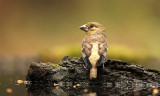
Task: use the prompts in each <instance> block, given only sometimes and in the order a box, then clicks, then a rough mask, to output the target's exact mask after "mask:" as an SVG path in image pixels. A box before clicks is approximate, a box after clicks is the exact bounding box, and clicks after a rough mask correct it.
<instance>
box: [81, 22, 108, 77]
mask: <svg viewBox="0 0 160 96" xmlns="http://www.w3.org/2000/svg"><path fill="white" fill-rule="evenodd" d="M80 29H81V30H83V31H85V32H86V33H87V35H86V36H85V37H84V39H83V41H82V57H83V60H84V63H85V65H84V66H85V67H86V68H87V67H88V68H89V69H90V79H92V78H97V67H98V66H100V65H103V68H104V60H105V58H106V56H107V50H108V45H107V40H106V34H105V28H104V27H103V26H102V25H101V24H99V23H97V22H89V23H87V24H84V25H82V26H81V27H80Z"/></svg>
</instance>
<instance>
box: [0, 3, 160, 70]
mask: <svg viewBox="0 0 160 96" xmlns="http://www.w3.org/2000/svg"><path fill="white" fill-rule="evenodd" d="M89 21H97V22H99V23H101V24H103V25H104V26H105V27H106V30H107V32H106V33H107V39H108V46H109V50H108V56H107V58H109V59H116V60H121V61H127V62H129V63H133V64H141V65H143V66H145V67H147V68H152V69H160V65H159V63H160V45H159V41H160V37H159V36H160V0H0V57H1V59H0V65H1V67H0V68H1V69H5V68H8V67H5V66H8V65H9V64H10V63H11V64H10V66H11V65H12V67H14V66H15V65H17V64H19V65H18V66H22V68H21V69H20V68H19V70H22V71H23V70H27V68H28V66H29V64H30V62H32V61H34V60H35V59H32V58H36V60H40V61H42V62H54V63H58V62H60V60H61V59H62V57H63V56H65V55H69V56H70V57H75V56H76V57H81V43H82V39H83V37H84V36H85V32H83V31H81V30H79V29H78V28H79V26H81V25H82V24H85V23H87V22H89ZM15 62H16V63H15ZM17 62H18V63H17ZM19 62H20V63H19ZM24 62H25V63H26V64H28V65H27V66H26V67H23V65H22V63H24ZM11 69H12V68H10V70H11ZM7 71H8V70H7ZM16 71H17V70H16ZM18 72H19V71H18Z"/></svg>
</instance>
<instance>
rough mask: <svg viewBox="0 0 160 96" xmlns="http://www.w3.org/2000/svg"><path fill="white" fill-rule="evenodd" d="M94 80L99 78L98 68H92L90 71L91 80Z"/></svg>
mask: <svg viewBox="0 0 160 96" xmlns="http://www.w3.org/2000/svg"><path fill="white" fill-rule="evenodd" d="M92 78H97V68H96V67H92V68H91V69H90V79H92Z"/></svg>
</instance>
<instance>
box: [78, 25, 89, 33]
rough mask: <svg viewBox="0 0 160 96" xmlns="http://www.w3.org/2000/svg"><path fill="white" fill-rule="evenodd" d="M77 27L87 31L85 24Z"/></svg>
mask: <svg viewBox="0 0 160 96" xmlns="http://www.w3.org/2000/svg"><path fill="white" fill-rule="evenodd" d="M79 29H81V30H83V31H85V32H88V27H87V25H86V24H84V25H82V26H80V27H79Z"/></svg>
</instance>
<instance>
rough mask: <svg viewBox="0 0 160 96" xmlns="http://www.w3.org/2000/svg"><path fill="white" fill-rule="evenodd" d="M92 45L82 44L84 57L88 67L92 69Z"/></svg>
mask: <svg viewBox="0 0 160 96" xmlns="http://www.w3.org/2000/svg"><path fill="white" fill-rule="evenodd" d="M91 49H92V45H91V44H90V43H86V42H83V43H82V57H83V60H84V63H85V66H86V67H89V68H91V67H92V66H91V63H90V61H89V59H88V58H89V56H90V55H91Z"/></svg>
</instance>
